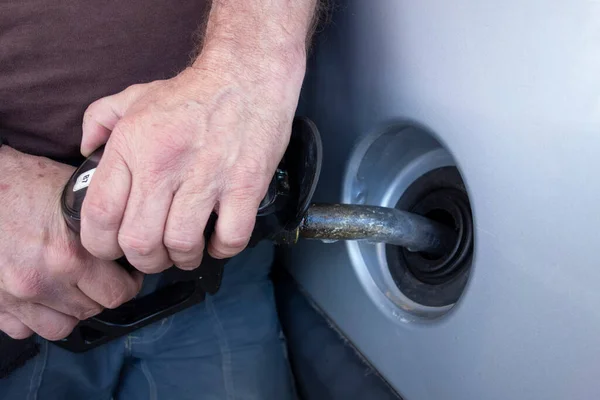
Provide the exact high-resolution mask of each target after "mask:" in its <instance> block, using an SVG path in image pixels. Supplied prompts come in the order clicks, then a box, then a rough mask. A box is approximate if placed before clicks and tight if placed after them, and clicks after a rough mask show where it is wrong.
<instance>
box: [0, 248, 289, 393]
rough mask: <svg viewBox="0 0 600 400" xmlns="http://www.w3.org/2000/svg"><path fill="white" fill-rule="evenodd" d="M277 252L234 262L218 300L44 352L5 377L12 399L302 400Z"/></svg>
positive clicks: (44, 347) (3, 388)
mask: <svg viewBox="0 0 600 400" xmlns="http://www.w3.org/2000/svg"><path fill="white" fill-rule="evenodd" d="M271 262H272V247H271V245H270V244H261V245H259V246H258V247H256V248H254V249H248V250H246V251H245V252H244V253H242V254H241V255H240V256H238V257H236V258H234V259H232V260H231V261H230V262H229V263H228V265H227V266H226V267H225V274H224V277H223V285H222V287H221V290H220V291H219V293H217V294H216V295H215V296H207V298H206V300H205V301H204V302H203V303H200V304H198V305H196V306H194V307H191V308H189V309H187V310H184V311H181V312H179V313H178V314H175V315H173V316H171V317H169V318H165V319H163V320H160V321H157V322H156V323H154V324H152V325H149V326H147V327H145V328H143V329H141V330H139V331H136V332H134V333H132V334H130V335H129V336H127V337H123V338H120V339H117V340H114V341H112V342H110V343H108V344H106V345H103V346H100V347H98V348H96V349H93V350H90V351H89V352H86V353H83V354H74V353H70V352H68V351H66V350H63V349H61V348H59V347H57V346H55V345H53V344H51V343H48V342H47V341H45V340H40V345H41V351H40V354H39V355H38V356H36V357H35V358H34V359H32V360H30V361H29V362H28V363H27V364H25V366H24V367H22V368H20V369H19V370H17V371H15V372H14V373H13V374H12V375H10V376H9V377H8V378H7V379H3V380H0V398H1V399H3V400H13V399H15V400H33V399H39V400H46V399H61V400H63V399H65V400H70V399H85V400H92V399H111V398H113V399H127V400H136V399H140V400H141V399H143V400H153V399H159V400H162V399H175V400H180V399H182V400H183V399H202V400H213V399H214V400H222V399H223V400H234V399H248V400H250V399H256V400H270V399H273V400H287V399H293V398H295V394H294V388H293V381H292V377H291V373H290V368H289V365H288V361H287V357H286V350H285V340H284V338H283V335H282V333H281V329H280V326H279V321H278V318H277V314H276V310H275V303H274V297H273V288H272V285H271V282H270V280H269V279H268V273H269V270H270V266H271Z"/></svg>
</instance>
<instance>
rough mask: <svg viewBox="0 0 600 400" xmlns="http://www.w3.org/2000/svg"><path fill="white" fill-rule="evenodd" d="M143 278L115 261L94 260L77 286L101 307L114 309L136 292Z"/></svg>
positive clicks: (140, 286)
mask: <svg viewBox="0 0 600 400" xmlns="http://www.w3.org/2000/svg"><path fill="white" fill-rule="evenodd" d="M143 279H144V278H143V275H142V274H141V273H137V272H134V273H129V272H127V271H126V270H125V269H124V268H123V267H121V266H120V265H118V264H117V263H114V262H107V261H104V262H94V263H93V264H92V265H91V266H90V267H89V268H88V270H87V273H86V274H85V275H84V276H83V277H82V279H80V280H79V282H78V283H77V286H78V287H79V289H81V291H82V292H83V293H84V294H85V295H86V296H88V297H89V298H90V299H92V300H94V301H95V302H96V303H98V304H100V305H101V306H102V307H105V308H110V309H114V308H117V307H118V306H120V305H121V304H123V303H125V302H127V301H129V300H131V299H132V298H133V297H135V295H137V294H138V292H139V291H140V289H141V288H142V281H143Z"/></svg>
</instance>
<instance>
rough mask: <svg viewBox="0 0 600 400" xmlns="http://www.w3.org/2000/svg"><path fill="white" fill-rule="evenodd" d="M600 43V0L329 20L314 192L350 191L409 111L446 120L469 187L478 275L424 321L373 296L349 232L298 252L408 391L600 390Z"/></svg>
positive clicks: (338, 311) (388, 7)
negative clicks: (363, 149)
mask: <svg viewBox="0 0 600 400" xmlns="http://www.w3.org/2000/svg"><path fill="white" fill-rule="evenodd" d="M599 50H600V1H597V0H586V1H584V0H571V1H533V0H521V1H517V0H508V1H506V0H505V1H502V2H499V1H498V2H492V1H477V0H455V1H442V0H424V1H408V0H373V1H365V0H353V1H348V2H342V3H341V4H340V5H339V7H338V10H337V12H336V14H335V17H334V21H333V23H332V24H330V25H329V26H328V28H327V29H326V30H325V31H324V32H323V33H322V34H321V35H320V39H319V44H318V46H317V48H316V49H315V52H314V54H313V57H312V61H311V63H310V64H309V70H308V73H307V80H306V85H305V88H304V91H303V93H302V98H301V103H300V108H299V113H300V114H303V115H307V116H309V117H311V118H312V119H313V120H314V121H315V122H316V123H317V125H318V126H319V128H320V130H321V133H322V136H323V140H324V150H325V161H324V165H323V173H322V175H321V183H320V186H319V189H318V192H317V194H316V198H315V200H317V201H342V192H343V182H344V179H345V173H346V171H347V170H348V168H349V167H351V166H348V165H347V164H348V162H349V160H350V159H351V157H352V154H353V150H354V148H355V146H357V145H358V144H359V143H360V141H361V140H362V139H363V138H364V137H365V136H367V135H368V134H370V133H371V132H373V131H376V130H377V129H379V128H380V127H381V126H382V125H385V124H387V123H388V122H389V121H393V120H404V119H408V120H412V121H416V122H417V123H419V124H423V125H424V126H426V127H427V128H428V129H429V130H431V131H433V132H434V133H435V134H436V135H437V136H438V138H439V139H440V140H441V142H442V143H444V145H445V146H446V148H447V149H448V150H449V151H450V153H451V154H452V155H453V156H454V158H455V160H456V162H457V164H458V166H459V168H460V170H461V172H462V174H463V178H464V180H465V182H466V184H467V186H468V189H469V193H470V198H471V203H472V206H473V210H474V217H475V224H476V243H475V260H474V264H473V271H472V274H471V278H470V281H469V284H468V286H467V289H466V291H465V293H464V295H463V297H462V298H461V300H460V301H459V302H458V304H457V305H456V306H454V307H453V308H452V310H451V311H450V312H449V313H447V314H446V315H444V316H443V317H441V318H438V319H435V320H433V321H429V322H428V323H423V322H420V321H418V320H414V319H410V318H403V312H402V311H401V310H400V312H398V313H397V315H391V316H390V314H389V313H387V312H386V309H389V307H391V303H389V304H384V306H383V307H382V304H377V302H376V301H374V297H373V296H372V295H371V294H369V290H371V289H369V288H372V287H373V282H372V281H371V282H369V279H368V276H365V274H362V273H360V271H359V270H358V268H357V266H356V263H353V262H351V260H350V257H349V247H348V246H347V245H346V244H344V243H335V244H329V245H325V244H322V243H314V242H302V243H300V244H299V245H297V247H295V248H294V249H293V250H292V252H291V253H290V257H289V261H290V266H289V269H290V271H291V272H292V274H293V275H294V277H295V278H296V279H297V280H298V282H299V283H300V284H301V285H302V286H303V287H304V289H306V290H307V292H308V294H309V295H310V296H311V298H312V299H313V300H314V301H315V302H316V303H317V304H318V306H319V307H320V308H321V309H322V310H323V311H324V312H325V313H326V314H327V315H328V316H329V318H331V320H332V321H333V322H334V323H335V324H336V325H337V327H338V328H339V329H340V330H341V331H342V332H343V333H344V334H345V335H346V336H347V337H348V338H349V339H350V341H351V342H352V343H353V344H354V345H355V346H356V348H357V349H358V350H359V351H360V352H361V353H362V354H363V355H364V356H365V357H366V358H367V359H368V360H369V361H370V362H371V363H372V364H373V365H374V366H375V367H376V368H377V369H378V371H379V372H380V373H381V374H382V375H383V376H384V377H385V378H386V379H387V380H388V381H389V382H390V384H391V385H392V386H393V387H394V388H395V389H396V390H398V392H399V393H400V394H401V395H402V396H403V397H405V398H406V399H407V400H429V399H451V400H454V399H544V400H549V399H586V400H587V399H596V398H600V379H599V375H600V317H599V316H598V313H597V310H598V305H599V304H600V291H599V290H598V286H599V284H600V262H599V261H598V252H599V249H600V237H599V234H598V229H597V227H598V226H600V213H599V212H598V200H599V198H600V183H599V179H598V171H600V157H598V154H600V132H599V127H600V51H599ZM394 317H396V318H394Z"/></svg>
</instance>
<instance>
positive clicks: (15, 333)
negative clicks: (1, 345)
mask: <svg viewBox="0 0 600 400" xmlns="http://www.w3.org/2000/svg"><path fill="white" fill-rule="evenodd" d="M0 331H2V332H4V333H6V334H7V335H8V336H10V337H11V338H13V339H17V340H20V339H25V338H28V337H29V336H31V335H33V331H32V330H31V329H29V328H28V327H27V325H25V324H24V323H22V322H21V321H19V320H18V319H17V318H16V317H14V316H12V315H10V314H8V313H2V312H0Z"/></svg>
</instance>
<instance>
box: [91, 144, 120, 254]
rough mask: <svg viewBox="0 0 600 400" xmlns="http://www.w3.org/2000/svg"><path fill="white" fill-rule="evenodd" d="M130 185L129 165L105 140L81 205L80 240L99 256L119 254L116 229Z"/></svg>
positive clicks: (117, 231)
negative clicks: (105, 145) (102, 151)
mask: <svg viewBox="0 0 600 400" xmlns="http://www.w3.org/2000/svg"><path fill="white" fill-rule="evenodd" d="M130 188H131V172H130V171H129V167H128V166H127V164H126V163H125V161H123V159H122V158H121V157H120V156H119V154H118V153H117V152H115V151H111V142H109V143H108V145H107V147H106V150H105V152H104V155H103V157H102V159H101V160H100V164H99V166H98V168H97V170H96V172H95V173H94V178H93V179H92V182H91V184H90V186H89V187H88V189H87V193H86V197H85V200H84V201H83V205H82V207H81V243H82V244H83V247H85V248H86V249H87V251H89V252H90V253H91V254H92V255H94V256H96V257H98V258H100V259H103V260H115V259H117V258H119V257H120V256H121V255H123V251H122V250H121V248H120V246H119V241H118V233H119V229H120V227H121V221H122V220H123V214H124V213H125V208H126V207H127V200H128V198H129V191H130Z"/></svg>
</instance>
